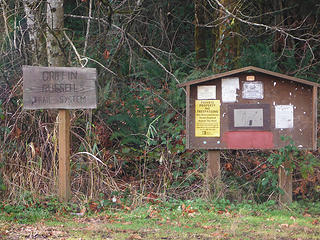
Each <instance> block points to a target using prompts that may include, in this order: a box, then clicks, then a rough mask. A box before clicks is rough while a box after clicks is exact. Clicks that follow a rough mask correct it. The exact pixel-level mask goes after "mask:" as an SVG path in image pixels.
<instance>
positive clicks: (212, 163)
mask: <svg viewBox="0 0 320 240" xmlns="http://www.w3.org/2000/svg"><path fill="white" fill-rule="evenodd" d="M207 159H208V166H207V178H208V180H214V179H216V180H220V179H221V169H220V150H209V151H208V156H207Z"/></svg>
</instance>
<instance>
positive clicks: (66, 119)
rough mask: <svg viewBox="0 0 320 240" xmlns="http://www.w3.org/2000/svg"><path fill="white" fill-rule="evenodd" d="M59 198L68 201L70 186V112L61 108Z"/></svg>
mask: <svg viewBox="0 0 320 240" xmlns="http://www.w3.org/2000/svg"><path fill="white" fill-rule="evenodd" d="M58 194H59V199H60V200H61V201H68V200H69V198H70V196H71V186H70V113H69V110H65V109H63V110H59V189H58Z"/></svg>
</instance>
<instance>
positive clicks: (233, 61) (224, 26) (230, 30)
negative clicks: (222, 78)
mask: <svg viewBox="0 0 320 240" xmlns="http://www.w3.org/2000/svg"><path fill="white" fill-rule="evenodd" d="M220 2H221V4H222V5H223V6H224V7H225V8H227V9H228V10H229V11H230V12H234V10H235V9H236V8H237V9H238V10H239V8H240V6H237V3H238V1H236V0H221V1H220ZM219 17H220V18H221V19H222V20H223V21H222V22H221V23H220V24H219V27H218V28H219V31H218V34H217V36H216V55H215V60H214V65H213V70H214V71H216V72H224V71H226V70H231V69H234V68H235V67H237V61H238V57H239V55H240V52H239V51H240V38H239V36H238V35H237V33H238V32H239V25H238V23H237V21H236V20H235V19H234V18H232V17H230V16H229V17H227V16H226V13H225V12H224V11H221V12H220V14H219Z"/></svg>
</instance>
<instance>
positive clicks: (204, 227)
mask: <svg viewBox="0 0 320 240" xmlns="http://www.w3.org/2000/svg"><path fill="white" fill-rule="evenodd" d="M202 228H203V229H212V228H213V226H206V225H204V226H202Z"/></svg>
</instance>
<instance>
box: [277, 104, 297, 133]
mask: <svg viewBox="0 0 320 240" xmlns="http://www.w3.org/2000/svg"><path fill="white" fill-rule="evenodd" d="M275 117H276V128H293V105H276V106H275Z"/></svg>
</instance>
